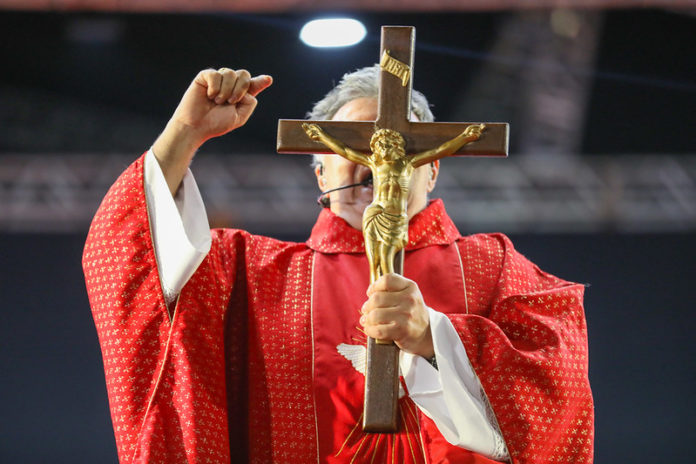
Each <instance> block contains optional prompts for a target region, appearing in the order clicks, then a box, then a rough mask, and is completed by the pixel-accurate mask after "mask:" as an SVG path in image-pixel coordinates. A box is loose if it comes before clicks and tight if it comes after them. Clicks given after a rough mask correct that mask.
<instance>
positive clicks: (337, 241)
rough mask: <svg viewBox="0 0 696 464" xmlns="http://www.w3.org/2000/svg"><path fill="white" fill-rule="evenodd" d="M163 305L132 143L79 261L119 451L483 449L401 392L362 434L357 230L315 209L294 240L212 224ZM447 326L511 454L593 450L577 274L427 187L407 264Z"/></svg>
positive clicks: (370, 458)
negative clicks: (385, 420)
mask: <svg viewBox="0 0 696 464" xmlns="http://www.w3.org/2000/svg"><path fill="white" fill-rule="evenodd" d="M212 236H213V241H212V248H211V250H210V252H209V253H208V255H207V257H206V258H205V260H204V261H203V263H202V264H201V265H200V266H199V268H198V269H197V271H196V272H195V274H194V275H193V277H192V278H191V279H190V280H189V282H188V283H187V284H186V285H185V287H184V288H183V290H182V291H181V294H180V297H179V299H178V302H177V304H176V307H175V308H171V311H170V310H168V308H167V306H166V304H165V301H164V298H163V294H162V289H161V285H160V282H159V277H158V272H157V263H156V259H155V255H154V249H153V244H152V238H151V232H150V227H149V220H148V212H147V205H146V203H145V194H144V190H143V158H142V157H141V158H140V159H138V160H137V161H136V162H135V163H133V165H131V166H130V167H129V168H128V169H127V170H126V171H125V172H124V173H123V174H122V175H121V177H120V178H119V179H118V180H117V182H116V183H115V184H114V185H113V186H112V188H111V189H110V190H109V192H108V194H107V195H106V197H105V199H104V201H103V202H102V204H101V206H100V208H99V210H98V212H97V214H96V216H95V218H94V221H93V223H92V226H91V228H90V232H89V236H88V239H87V243H86V246H85V250H84V256H83V267H84V271H85V278H86V282H87V289H88V293H89V299H90V305H91V307H92V311H93V314H94V320H95V324H96V327H97V332H98V335H99V341H100V344H101V347H102V353H103V357H104V369H105V372H106V383H107V389H108V393H109V403H110V408H111V415H112V421H113V426H114V431H115V435H116V444H117V448H118V453H119V459H120V462H122V463H131V462H138V463H145V462H147V463H159V462H162V463H178V462H191V463H192V462H196V463H204V462H216V463H217V462H258V463H269V462H278V463H310V462H318V461H319V462H355V463H361V462H375V463H377V462H398V463H406V462H413V463H420V462H429V463H440V462H443V463H448V462H449V463H487V462H492V461H490V460H487V459H486V458H484V457H482V456H480V455H477V454H475V453H472V452H469V451H467V450H463V449H461V448H457V447H454V446H452V445H450V444H448V443H447V442H446V441H445V440H444V438H443V437H442V435H441V434H440V433H439V432H438V430H437V428H436V427H435V425H434V423H433V422H432V421H431V420H430V419H428V418H427V417H426V416H425V415H423V414H422V413H421V412H420V410H419V409H418V408H417V407H416V406H415V404H414V403H413V402H412V401H411V400H410V399H409V398H408V397H404V398H402V399H401V400H400V416H399V417H400V431H399V432H398V433H396V434H364V433H362V430H361V429H360V426H359V425H358V424H359V422H360V415H361V413H362V396H363V385H364V377H363V376H362V374H361V373H359V372H358V371H357V370H356V368H355V367H354V366H353V365H351V362H350V361H349V360H348V359H347V358H346V357H344V356H342V355H341V354H340V353H339V351H338V350H337V345H339V344H344V345H345V346H348V345H350V346H360V345H362V344H364V342H365V338H364V335H363V334H362V333H361V332H360V330H359V329H358V327H359V324H358V317H359V313H358V310H359V308H360V307H361V305H362V303H363V302H364V300H365V296H364V289H365V288H366V287H367V283H368V279H369V275H368V273H369V271H368V265H367V260H366V258H365V256H364V245H363V240H362V234H361V232H360V231H359V230H356V229H353V228H351V227H350V226H348V225H347V224H346V223H345V222H344V221H343V220H342V219H340V218H338V217H336V216H334V215H333V214H332V213H331V212H329V211H328V210H324V211H323V212H322V213H321V214H320V216H319V219H318V221H317V224H316V225H315V227H314V229H313V231H312V235H311V237H310V239H309V240H308V241H307V243H288V242H281V241H278V240H274V239H270V238H266V237H260V236H255V235H251V234H249V233H247V232H244V231H239V230H230V229H225V230H213V231H212ZM404 271H405V272H404V273H405V276H406V277H408V278H410V279H413V280H415V281H416V282H417V283H418V285H419V288H420V290H421V293H422V294H423V297H424V300H425V302H426V303H427V304H428V305H429V306H431V307H433V308H435V309H436V310H438V311H440V312H443V313H445V314H447V316H448V317H449V318H450V320H451V321H452V323H453V325H454V327H455V329H456V331H457V333H458V334H459V335H460V337H461V340H462V342H463V344H464V347H465V349H466V351H467V354H468V356H469V359H470V361H471V363H472V366H473V368H474V370H475V372H476V374H477V375H478V377H479V379H480V381H481V384H482V386H483V388H484V390H485V392H486V394H487V397H488V399H489V401H490V403H491V406H492V408H493V411H494V413H495V416H496V419H497V422H498V424H499V426H500V429H501V431H502V434H503V437H504V439H505V442H506V444H507V447H508V450H509V453H510V455H511V458H512V461H513V462H514V463H535V464H541V463H570V462H573V463H586V462H591V460H592V449H593V406H592V396H591V392H590V388H589V383H588V378H587V335H586V326H585V319H584V313H583V308H582V296H583V286H582V285H578V284H573V283H569V282H566V281H563V280H560V279H558V278H556V277H553V276H551V275H549V274H546V273H544V272H543V271H541V270H540V269H539V268H538V267H536V266H535V265H534V264H532V263H531V262H529V261H528V260H527V259H525V258H524V257H523V256H522V255H520V254H519V253H517V252H516V251H515V250H514V249H513V247H512V244H511V243H510V241H509V240H508V239H507V238H506V237H505V236H503V235H499V234H493V235H475V236H470V237H462V236H460V234H459V233H458V232H457V230H456V228H455V226H454V224H453V223H452V222H451V220H450V219H449V217H447V215H446V213H445V211H444V207H443V206H442V203H441V202H439V201H435V202H433V203H431V204H430V205H429V206H428V208H427V209H426V210H424V211H423V212H421V213H420V214H418V215H417V216H416V217H414V218H413V220H412V221H411V224H410V228H409V243H408V246H407V253H406V258H405V266H404Z"/></svg>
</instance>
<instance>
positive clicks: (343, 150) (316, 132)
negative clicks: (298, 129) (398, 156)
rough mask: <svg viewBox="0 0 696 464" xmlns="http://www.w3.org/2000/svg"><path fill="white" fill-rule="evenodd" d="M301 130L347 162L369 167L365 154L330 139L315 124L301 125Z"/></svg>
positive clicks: (332, 138) (334, 139)
mask: <svg viewBox="0 0 696 464" xmlns="http://www.w3.org/2000/svg"><path fill="white" fill-rule="evenodd" d="M302 128H303V129H304V131H305V132H306V133H307V135H308V136H309V138H311V139H312V140H315V141H317V142H321V143H322V144H324V145H325V146H326V147H327V148H329V149H330V150H331V151H333V152H334V153H336V154H337V155H341V156H342V157H344V158H345V159H347V160H348V161H352V162H353V163H358V164H362V165H363V166H370V162H369V158H368V156H367V155H366V154H364V153H360V152H359V151H356V150H353V149H352V148H350V147H347V146H345V145H344V144H343V142H341V141H340V140H338V139H336V138H334V137H331V136H330V135H329V134H327V133H326V132H324V130H323V129H322V128H321V127H319V126H317V125H316V124H307V123H304V124H302Z"/></svg>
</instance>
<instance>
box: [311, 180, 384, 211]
mask: <svg viewBox="0 0 696 464" xmlns="http://www.w3.org/2000/svg"><path fill="white" fill-rule="evenodd" d="M370 184H372V178H371V177H368V178H367V179H365V180H364V181H362V182H358V183H356V184H350V185H342V186H341V187H336V188H332V189H330V190H326V191H324V192H321V194H320V195H319V196H318V197H317V204H318V205H319V206H321V207H322V208H328V207H329V204H330V203H329V202H330V200H329V198H328V197H327V196H326V195H328V194H329V193H331V192H336V191H337V190H344V189H349V188H353V187H361V186H362V187H367V186H368V185H370Z"/></svg>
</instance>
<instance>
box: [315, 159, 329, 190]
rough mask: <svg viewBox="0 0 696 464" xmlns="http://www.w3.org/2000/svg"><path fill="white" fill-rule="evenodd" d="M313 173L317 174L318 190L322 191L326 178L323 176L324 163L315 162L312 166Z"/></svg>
mask: <svg viewBox="0 0 696 464" xmlns="http://www.w3.org/2000/svg"><path fill="white" fill-rule="evenodd" d="M314 175H315V176H317V185H318V186H319V190H320V191H322V192H323V191H324V189H325V188H326V185H325V184H326V179H325V178H324V165H323V164H322V163H317V164H316V165H315V166H314Z"/></svg>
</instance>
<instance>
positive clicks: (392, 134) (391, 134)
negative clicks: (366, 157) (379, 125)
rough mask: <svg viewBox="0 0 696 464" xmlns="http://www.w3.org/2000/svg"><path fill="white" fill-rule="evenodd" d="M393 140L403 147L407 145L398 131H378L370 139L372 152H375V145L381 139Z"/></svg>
mask: <svg viewBox="0 0 696 464" xmlns="http://www.w3.org/2000/svg"><path fill="white" fill-rule="evenodd" d="M383 138H386V139H392V140H393V141H394V142H396V143H398V144H399V145H401V146H402V147H403V146H404V145H405V143H406V142H404V138H403V137H402V136H401V134H399V133H398V132H397V131H395V130H392V129H377V130H376V131H375V133H374V134H372V138H371V139H370V150H372V151H373V152H374V151H375V143H377V141H378V140H380V139H383Z"/></svg>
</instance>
